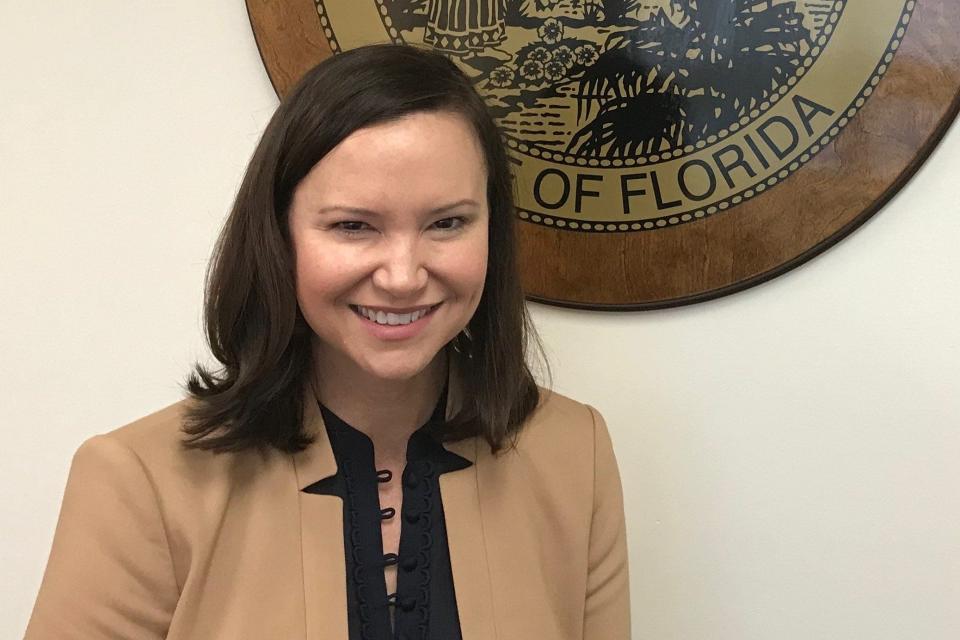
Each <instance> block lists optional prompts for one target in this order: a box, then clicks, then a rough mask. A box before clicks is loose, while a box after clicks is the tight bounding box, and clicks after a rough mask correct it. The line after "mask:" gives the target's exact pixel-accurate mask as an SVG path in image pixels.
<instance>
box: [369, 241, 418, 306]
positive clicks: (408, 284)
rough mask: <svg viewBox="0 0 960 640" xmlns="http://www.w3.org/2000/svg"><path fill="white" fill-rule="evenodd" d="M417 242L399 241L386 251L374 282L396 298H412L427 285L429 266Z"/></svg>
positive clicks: (374, 275)
mask: <svg viewBox="0 0 960 640" xmlns="http://www.w3.org/2000/svg"><path fill="white" fill-rule="evenodd" d="M421 253H422V252H421V250H420V246H419V244H418V243H417V242H413V241H410V242H407V241H402V242H401V241H398V242H395V243H393V244H392V245H391V246H390V247H389V249H388V250H387V251H386V252H385V254H384V257H383V259H382V260H381V263H380V265H379V266H378V267H377V269H376V271H374V273H373V284H374V285H375V286H376V287H377V288H379V289H382V290H383V291H385V292H386V293H388V294H390V295H391V296H392V297H394V298H407V299H409V298H411V297H413V296H414V295H416V294H417V293H418V292H420V291H421V290H423V288H424V287H426V286H427V278H428V274H427V268H426V265H425V264H424V261H423V259H422V257H421Z"/></svg>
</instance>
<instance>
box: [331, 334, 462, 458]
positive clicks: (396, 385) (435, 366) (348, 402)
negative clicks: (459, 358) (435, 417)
mask: <svg viewBox="0 0 960 640" xmlns="http://www.w3.org/2000/svg"><path fill="white" fill-rule="evenodd" d="M315 354H316V356H315V361H316V369H317V370H316V373H315V377H314V380H315V387H316V390H317V397H318V399H319V400H320V402H322V403H323V405H324V406H325V407H327V408H328V409H329V410H330V411H332V412H333V413H335V414H336V415H337V416H339V417H340V418H341V419H342V420H344V421H345V422H346V423H347V424H349V425H350V426H352V427H354V428H355V429H357V430H358V431H361V432H363V433H364V434H366V435H367V437H369V438H370V440H372V441H373V445H374V448H375V449H376V450H377V452H378V456H377V457H378V458H379V457H380V456H381V455H383V456H385V457H388V458H399V459H402V458H403V455H404V453H405V451H406V445H407V440H408V439H409V438H410V434H412V433H413V432H414V431H416V430H417V429H418V428H420V427H421V426H423V424H424V423H426V422H427V420H428V419H429V418H430V416H431V415H432V413H433V410H434V408H435V407H436V405H437V401H438V400H439V399H440V393H441V392H442V391H443V389H444V387H445V385H446V382H447V355H446V352H445V351H440V352H439V353H438V354H437V356H436V357H435V358H434V359H433V360H432V361H431V362H430V364H429V365H427V367H426V368H424V369H423V371H421V372H420V373H418V374H417V375H415V376H413V377H412V378H408V379H406V380H384V379H381V378H376V377H374V376H370V375H369V374H368V373H367V372H365V371H363V370H361V369H360V368H359V367H357V366H356V365H355V364H354V363H353V362H352V361H345V362H344V361H342V360H340V359H338V358H336V357H323V356H322V355H321V354H320V353H317V352H315ZM321 360H322V361H321Z"/></svg>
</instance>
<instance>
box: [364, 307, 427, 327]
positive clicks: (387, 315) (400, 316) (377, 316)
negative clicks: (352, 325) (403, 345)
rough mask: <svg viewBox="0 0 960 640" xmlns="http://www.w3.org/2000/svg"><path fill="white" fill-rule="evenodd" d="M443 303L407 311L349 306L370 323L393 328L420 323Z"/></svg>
mask: <svg viewBox="0 0 960 640" xmlns="http://www.w3.org/2000/svg"><path fill="white" fill-rule="evenodd" d="M441 304H443V303H437V304H434V305H430V306H425V307H421V308H419V309H414V310H409V311H406V312H405V313H398V312H395V311H385V310H384V309H383V308H382V307H381V308H379V309H377V308H373V307H365V306H363V305H357V304H351V305H349V306H350V309H351V310H352V311H353V312H354V313H355V314H356V315H357V316H359V317H360V318H362V319H363V320H366V321H367V322H368V323H371V324H374V325H376V326H378V327H384V328H391V327H409V326H412V325H416V324H420V323H421V322H422V321H423V320H424V318H427V317H429V316H430V315H432V314H433V312H434V311H436V310H437V307H439V306H440V305H441Z"/></svg>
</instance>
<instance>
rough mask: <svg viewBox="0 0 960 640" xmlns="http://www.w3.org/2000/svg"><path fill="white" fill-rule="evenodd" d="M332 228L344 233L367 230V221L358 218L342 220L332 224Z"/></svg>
mask: <svg viewBox="0 0 960 640" xmlns="http://www.w3.org/2000/svg"><path fill="white" fill-rule="evenodd" d="M333 227H334V229H336V230H338V231H343V232H344V233H348V234H350V233H361V232H363V231H366V230H367V228H368V227H367V223H366V222H360V221H359V220H344V221H343V222H337V223H336V224H334V225H333Z"/></svg>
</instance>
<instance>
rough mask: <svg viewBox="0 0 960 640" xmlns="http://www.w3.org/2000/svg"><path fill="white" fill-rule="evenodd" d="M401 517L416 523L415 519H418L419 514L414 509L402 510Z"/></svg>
mask: <svg viewBox="0 0 960 640" xmlns="http://www.w3.org/2000/svg"><path fill="white" fill-rule="evenodd" d="M403 519H404V520H406V521H407V522H409V523H410V524H417V521H418V520H420V514H419V513H417V512H416V511H404V512H403Z"/></svg>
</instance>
